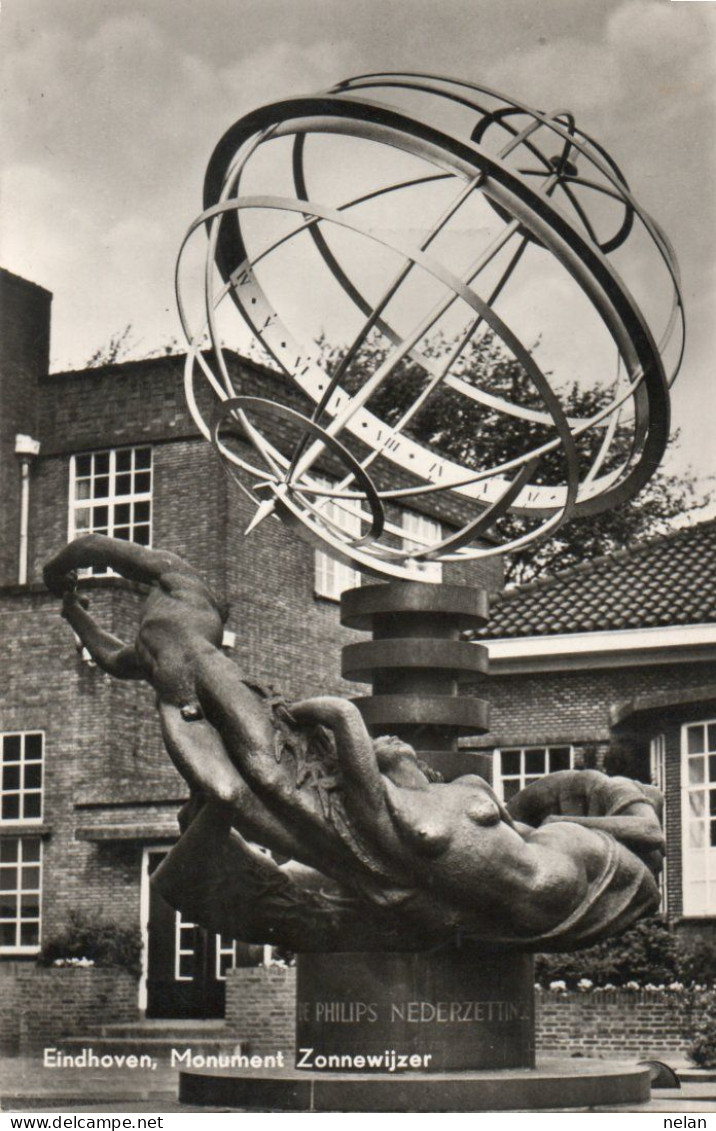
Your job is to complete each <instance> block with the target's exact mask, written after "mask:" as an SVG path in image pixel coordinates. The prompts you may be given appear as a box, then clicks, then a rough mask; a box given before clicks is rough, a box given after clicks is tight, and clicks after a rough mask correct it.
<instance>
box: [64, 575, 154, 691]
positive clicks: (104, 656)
mask: <svg viewBox="0 0 716 1131" xmlns="http://www.w3.org/2000/svg"><path fill="white" fill-rule="evenodd" d="M62 616H63V617H64V619H65V620H66V621H67V623H68V624H69V626H70V627H71V628H72V629H73V630H74V632H76V633H77V635H78V636H79V638H80V640H81V641H82V644H83V645H84V647H85V648H86V649H87V651H88V652H89V654H90V656H91V657H92V659H93V660H94V661H95V663H96V664H97V665H98V666H99V667H100V668H102V671H105V672H107V673H108V674H109V675H113V676H115V677H116V678H117V679H146V677H147V672H146V671H145V669H144V667H143V666H142V664H141V663H140V660H139V658H138V656H137V654H136V652H135V650H134V648H132V647H131V646H130V645H128V644H125V643H124V642H123V641H122V640H120V639H119V637H118V636H113V635H112V633H111V632H106V631H105V630H104V629H103V628H100V626H99V625H98V624H97V622H96V621H95V620H94V618H93V617H92V616H90V614H89V613H88V612H87V610H86V608H85V607H84V604H83V602H82V599H81V598H79V597H78V596H77V595H76V594H75V593H73V592H65V594H64V597H63V601H62Z"/></svg>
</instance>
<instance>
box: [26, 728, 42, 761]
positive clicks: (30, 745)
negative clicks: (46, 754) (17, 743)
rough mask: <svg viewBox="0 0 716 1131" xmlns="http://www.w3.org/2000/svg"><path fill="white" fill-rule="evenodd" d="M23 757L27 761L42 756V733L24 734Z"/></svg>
mask: <svg viewBox="0 0 716 1131" xmlns="http://www.w3.org/2000/svg"><path fill="white" fill-rule="evenodd" d="M25 758H26V759H27V761H28V762H34V761H37V760H38V759H40V758H42V735H41V734H26V735H25Z"/></svg>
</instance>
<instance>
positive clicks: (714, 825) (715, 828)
mask: <svg viewBox="0 0 716 1131" xmlns="http://www.w3.org/2000/svg"><path fill="white" fill-rule="evenodd" d="M710 824H711V847H712V848H713V847H714V845H716V821H711V822H710Z"/></svg>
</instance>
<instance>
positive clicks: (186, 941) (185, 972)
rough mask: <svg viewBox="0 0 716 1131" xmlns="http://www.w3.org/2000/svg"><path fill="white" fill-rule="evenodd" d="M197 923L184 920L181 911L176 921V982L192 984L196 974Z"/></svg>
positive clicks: (177, 913) (178, 912)
mask: <svg viewBox="0 0 716 1131" xmlns="http://www.w3.org/2000/svg"><path fill="white" fill-rule="evenodd" d="M197 930H198V927H197V925H196V923H190V922H189V921H188V920H187V919H182V917H181V911H177V912H176V918H175V919H174V981H175V982H191V981H192V980H193V978H194V975H195V974H196V944H197V936H196V932H197Z"/></svg>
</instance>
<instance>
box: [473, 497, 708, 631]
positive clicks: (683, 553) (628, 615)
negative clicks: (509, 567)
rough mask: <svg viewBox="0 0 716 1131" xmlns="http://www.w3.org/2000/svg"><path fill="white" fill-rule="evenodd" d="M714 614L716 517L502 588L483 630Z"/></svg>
mask: <svg viewBox="0 0 716 1131" xmlns="http://www.w3.org/2000/svg"><path fill="white" fill-rule="evenodd" d="M713 621H716V519H711V520H710V521H708V522H702V523H698V524H697V525H694V526H688V527H683V528H682V529H680V530H677V531H675V532H673V533H671V534H667V535H664V536H662V537H660V538H656V539H653V540H652V541H649V542H644V543H642V544H640V545H637V546H635V547H632V548H629V549H626V550H619V551H617V552H616V553H613V554H609V555H607V556H605V557H603V558H596V559H594V560H592V561H587V562H582V563H581V564H580V565H578V566H575V568H574V569H570V570H565V571H564V572H563V573H558V574H555V575H554V577H546V578H544V579H542V580H540V581H536V582H532V583H531V584H530V585H522V586H519V587H518V588H516V589H512V590H508V591H506V592H505V593H503V594H501V595H500V596H499V597H497V598H496V599H495V600H494V602H493V606H492V610H491V614H490V623H489V625H488V626H487V628H486V629H485V630H484V631H483V632H482V633H481V635H482V636H484V637H489V638H493V639H494V638H498V637H506V636H512V637H519V636H547V635H554V634H562V633H573V632H606V631H610V630H614V629H626V628H647V627H648V628H660V627H665V626H666V625H669V624H703V623H707V622H713Z"/></svg>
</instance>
